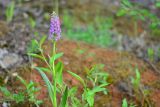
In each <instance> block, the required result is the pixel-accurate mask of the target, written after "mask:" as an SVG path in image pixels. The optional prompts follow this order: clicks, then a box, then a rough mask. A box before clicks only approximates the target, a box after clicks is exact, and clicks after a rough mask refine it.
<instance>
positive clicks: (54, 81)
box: [52, 41, 57, 107]
mask: <svg viewBox="0 0 160 107" xmlns="http://www.w3.org/2000/svg"><path fill="white" fill-rule="evenodd" d="M53 55H56V42H55V41H53ZM52 67H53V70H52V75H53V92H54V98H53V100H54V101H53V102H54V107H57V95H56V94H57V92H56V84H57V82H56V70H55V63H54V61H53V65H52Z"/></svg>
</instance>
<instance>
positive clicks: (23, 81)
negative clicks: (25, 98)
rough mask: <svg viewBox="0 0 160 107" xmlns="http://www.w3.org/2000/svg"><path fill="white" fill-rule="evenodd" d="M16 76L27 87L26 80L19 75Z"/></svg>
mask: <svg viewBox="0 0 160 107" xmlns="http://www.w3.org/2000/svg"><path fill="white" fill-rule="evenodd" d="M17 78H18V79H19V80H20V81H21V83H22V84H23V85H24V86H25V87H27V82H26V81H25V80H24V79H23V78H22V77H20V76H18V75H17Z"/></svg>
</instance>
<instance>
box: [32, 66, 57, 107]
mask: <svg viewBox="0 0 160 107" xmlns="http://www.w3.org/2000/svg"><path fill="white" fill-rule="evenodd" d="M34 68H35V69H36V70H37V71H38V72H39V73H40V74H41V76H42V78H43V80H44V82H45V84H46V85H47V89H48V92H49V96H50V99H51V101H52V104H54V100H53V99H54V98H53V97H54V89H53V86H52V84H51V82H50V80H49V79H48V77H47V76H46V74H45V73H44V72H43V71H42V70H41V69H39V68H38V67H34Z"/></svg>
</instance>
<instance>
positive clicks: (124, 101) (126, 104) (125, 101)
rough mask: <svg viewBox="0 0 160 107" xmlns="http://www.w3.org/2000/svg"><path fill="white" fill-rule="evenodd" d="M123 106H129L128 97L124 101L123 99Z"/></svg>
mask: <svg viewBox="0 0 160 107" xmlns="http://www.w3.org/2000/svg"><path fill="white" fill-rule="evenodd" d="M122 107H128V103H127V100H126V98H125V99H123V101H122Z"/></svg>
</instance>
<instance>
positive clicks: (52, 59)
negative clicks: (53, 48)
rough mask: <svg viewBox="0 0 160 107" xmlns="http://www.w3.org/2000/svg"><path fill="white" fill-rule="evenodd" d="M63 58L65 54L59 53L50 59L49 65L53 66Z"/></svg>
mask: <svg viewBox="0 0 160 107" xmlns="http://www.w3.org/2000/svg"><path fill="white" fill-rule="evenodd" d="M61 56H63V53H58V54H55V55H53V56H52V57H51V58H50V59H49V64H50V65H53V62H54V61H55V60H56V59H58V58H60V57H61Z"/></svg>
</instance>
